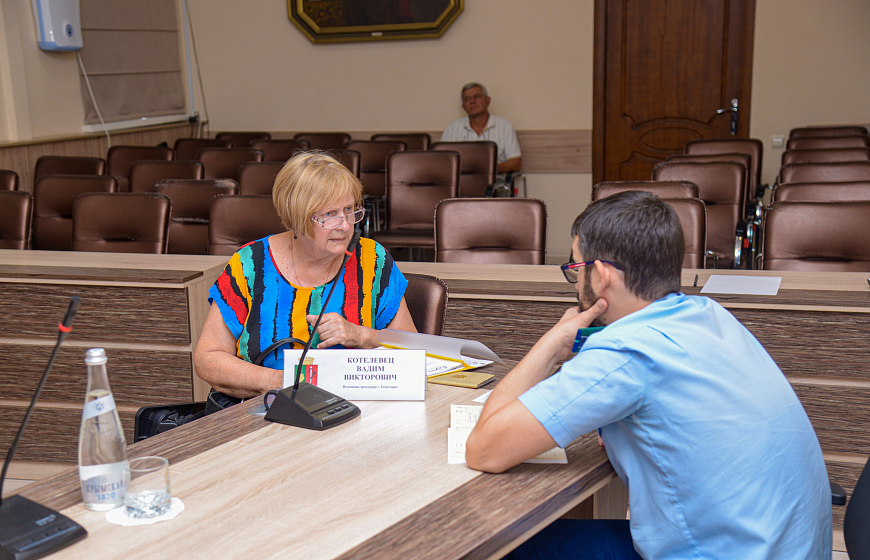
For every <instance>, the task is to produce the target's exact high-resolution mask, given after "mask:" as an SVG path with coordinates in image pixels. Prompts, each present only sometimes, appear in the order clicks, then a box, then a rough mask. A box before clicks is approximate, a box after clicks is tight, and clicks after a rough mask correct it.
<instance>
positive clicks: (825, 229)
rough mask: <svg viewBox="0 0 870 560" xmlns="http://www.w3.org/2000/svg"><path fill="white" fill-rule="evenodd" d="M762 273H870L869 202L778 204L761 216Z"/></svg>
mask: <svg viewBox="0 0 870 560" xmlns="http://www.w3.org/2000/svg"><path fill="white" fill-rule="evenodd" d="M762 262H763V265H762V266H763V268H764V270H819V271H841V272H870V202H868V201H860V202H855V201H852V202H777V203H775V204H772V205H771V206H770V208H769V209H768V211H767V214H766V216H765V226H764V252H763V261H762Z"/></svg>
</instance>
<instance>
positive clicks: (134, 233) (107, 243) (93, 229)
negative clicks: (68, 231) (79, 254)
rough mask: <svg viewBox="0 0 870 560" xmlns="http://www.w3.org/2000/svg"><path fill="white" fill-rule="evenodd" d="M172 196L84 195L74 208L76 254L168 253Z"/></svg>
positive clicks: (148, 194)
mask: <svg viewBox="0 0 870 560" xmlns="http://www.w3.org/2000/svg"><path fill="white" fill-rule="evenodd" d="M170 211H171V203H170V202H169V197H167V196H165V195H162V194H158V193H85V194H80V195H79V196H78V198H76V202H75V205H74V206H73V251H100V252H109V253H157V254H160V253H165V252H166V242H167V240H168V237H169V235H168V231H169V214H170Z"/></svg>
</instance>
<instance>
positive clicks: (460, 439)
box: [447, 404, 568, 465]
mask: <svg viewBox="0 0 870 560" xmlns="http://www.w3.org/2000/svg"><path fill="white" fill-rule="evenodd" d="M482 410H483V407H482V406H476V405H463V404H451V405H450V427H449V428H447V463H448V464H450V465H462V464H464V463H465V442H466V441H467V440H468V435H469V434H470V433H471V429H472V428H474V426H475V424H477V419H478V418H480V413H481V411H482ZM523 462H524V463H556V464H561V465H566V464H568V455H566V454H565V450H564V449H562V448H561V447H554V448H553V449H551V450H549V451H546V452H544V453H541V454H540V455H538V456H537V457H533V458H531V459H529V460H528V461H523Z"/></svg>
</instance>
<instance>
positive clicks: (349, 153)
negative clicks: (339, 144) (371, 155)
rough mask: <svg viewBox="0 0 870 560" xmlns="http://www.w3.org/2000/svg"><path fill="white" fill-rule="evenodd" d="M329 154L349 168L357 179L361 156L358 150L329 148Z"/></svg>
mask: <svg viewBox="0 0 870 560" xmlns="http://www.w3.org/2000/svg"><path fill="white" fill-rule="evenodd" d="M329 155H331V156H332V157H334V158H335V159H337V160H338V162H339V163H340V164H342V165H343V166H345V167H347V168H348V170H350V172H351V173H353V174H354V175H355V176H356V178H357V179H359V175H360V173H361V171H360V167H361V163H360V160H361V159H362V156H360V153H359V152H358V151H356V150H345V149H344V148H342V149H340V150H339V149H334V150H329Z"/></svg>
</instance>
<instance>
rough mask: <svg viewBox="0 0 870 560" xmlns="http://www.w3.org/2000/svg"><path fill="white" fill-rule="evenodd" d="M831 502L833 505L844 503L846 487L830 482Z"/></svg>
mask: <svg viewBox="0 0 870 560" xmlns="http://www.w3.org/2000/svg"><path fill="white" fill-rule="evenodd" d="M831 503H832V504H833V505H835V506H844V505H846V489H845V488H843V487H842V486H840V485H839V484H837V483H836V482H831Z"/></svg>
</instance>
